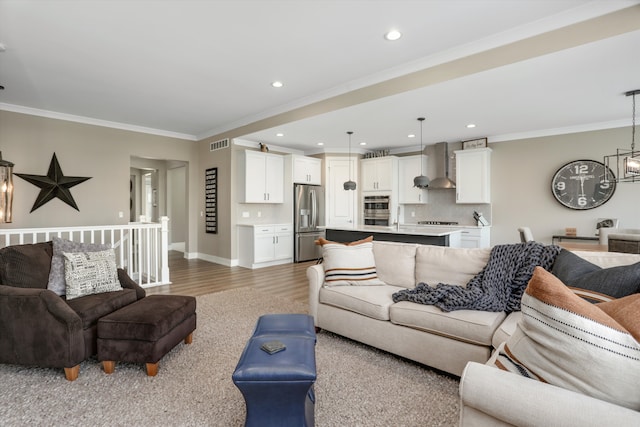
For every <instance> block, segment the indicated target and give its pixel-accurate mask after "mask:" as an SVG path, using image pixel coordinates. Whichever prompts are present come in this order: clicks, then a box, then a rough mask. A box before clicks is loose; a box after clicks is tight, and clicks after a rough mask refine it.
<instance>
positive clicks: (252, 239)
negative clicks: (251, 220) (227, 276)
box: [238, 224, 293, 268]
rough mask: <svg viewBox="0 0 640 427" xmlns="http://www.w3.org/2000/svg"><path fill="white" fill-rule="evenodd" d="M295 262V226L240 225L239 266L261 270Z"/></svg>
mask: <svg viewBox="0 0 640 427" xmlns="http://www.w3.org/2000/svg"><path fill="white" fill-rule="evenodd" d="M289 262H293V225H292V224H264V225H238V264H239V265H240V266H241V267H246V268H261V267H268V266H270V265H277V264H286V263H289Z"/></svg>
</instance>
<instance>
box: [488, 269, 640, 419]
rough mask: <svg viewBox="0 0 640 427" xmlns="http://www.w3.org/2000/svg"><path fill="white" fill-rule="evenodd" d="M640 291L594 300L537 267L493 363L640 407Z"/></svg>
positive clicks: (558, 384)
mask: <svg viewBox="0 0 640 427" xmlns="http://www.w3.org/2000/svg"><path fill="white" fill-rule="evenodd" d="M638 313H640V294H634V295H629V296H627V297H624V298H620V299H617V300H613V301H610V302H604V303H599V304H591V303H589V302H587V301H585V300H583V299H582V298H580V297H579V296H577V295H575V294H574V293H573V292H572V291H571V289H569V288H568V287H566V286H565V285H564V284H563V283H562V282H561V281H560V279H558V278H557V277H555V276H554V275H552V274H551V273H549V272H547V271H545V270H544V269H543V268H541V267H536V269H535V271H534V274H533V276H532V278H531V280H530V282H529V284H528V286H527V289H526V291H525V294H524V296H523V297H522V319H521V320H520V322H519V323H518V326H517V329H516V331H515V333H514V334H513V335H512V336H511V337H510V338H509V339H508V340H507V341H506V342H505V343H503V344H502V345H501V346H500V348H499V349H498V352H499V353H498V355H497V358H496V359H495V362H494V363H495V365H496V366H497V367H498V368H500V369H504V370H507V371H511V372H514V373H517V374H519V375H523V376H526V377H529V378H533V379H536V380H539V381H543V382H547V383H549V384H553V385H556V386H558V387H562V388H565V389H569V390H573V391H577V392H580V393H583V394H586V395H588V396H592V397H595V398H598V399H601V400H605V401H607V402H612V403H615V404H618V405H621V406H625V407H627V408H631V409H634V410H636V411H637V410H640V387H638V384H640V344H639V342H638V339H639V338H640V316H638Z"/></svg>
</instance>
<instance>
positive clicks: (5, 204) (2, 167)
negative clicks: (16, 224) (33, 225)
mask: <svg viewBox="0 0 640 427" xmlns="http://www.w3.org/2000/svg"><path fill="white" fill-rule="evenodd" d="M12 204H13V163H11V162H8V161H6V160H2V152H0V223H8V222H11V221H12V219H11V209H12V207H11V205H12Z"/></svg>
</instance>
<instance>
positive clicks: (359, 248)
mask: <svg viewBox="0 0 640 427" xmlns="http://www.w3.org/2000/svg"><path fill="white" fill-rule="evenodd" d="M322 258H323V261H322V265H323V266H324V284H325V286H339V285H343V286H344V285H384V284H385V283H384V282H383V281H382V280H380V279H378V275H377V274H376V263H375V258H374V256H373V244H372V243H371V242H366V243H360V244H356V245H349V246H347V245H343V244H340V243H325V244H323V245H322Z"/></svg>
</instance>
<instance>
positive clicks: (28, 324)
mask: <svg viewBox="0 0 640 427" xmlns="http://www.w3.org/2000/svg"><path fill="white" fill-rule="evenodd" d="M52 255H53V245H52V243H51V242H44V243H35V244H25V245H14V246H7V247H5V248H2V249H0V363H9V364H18V365H31V366H41V367H51V368H64V371H65V376H66V378H67V380H69V381H73V380H75V379H76V378H77V377H78V374H79V371H80V362H82V361H83V360H85V359H87V358H88V357H90V356H92V355H94V354H96V350H97V323H98V320H99V319H100V318H101V317H102V316H105V315H107V314H109V313H112V312H114V311H116V310H118V309H119V308H121V307H124V306H126V305H128V304H131V303H133V302H135V301H137V300H138V299H140V298H143V297H144V296H145V291H144V289H142V288H141V287H140V286H138V284H137V283H135V282H134V281H133V280H131V278H130V277H129V276H128V275H127V273H126V272H125V271H124V270H122V269H118V279H119V281H120V285H121V286H122V287H123V288H124V289H122V290H120V291H114V292H104V293H99V294H92V295H86V296H82V297H79V298H74V299H72V300H69V301H67V300H66V298H65V297H60V296H58V295H57V294H56V293H54V292H53V291H51V290H49V289H47V284H48V281H49V270H50V266H51V257H52Z"/></svg>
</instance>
